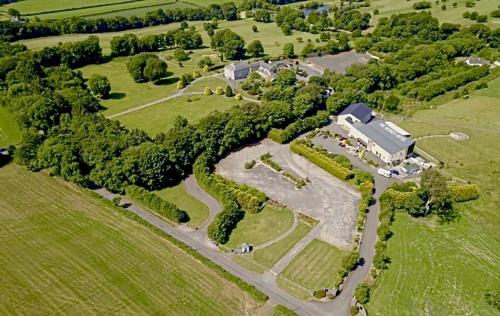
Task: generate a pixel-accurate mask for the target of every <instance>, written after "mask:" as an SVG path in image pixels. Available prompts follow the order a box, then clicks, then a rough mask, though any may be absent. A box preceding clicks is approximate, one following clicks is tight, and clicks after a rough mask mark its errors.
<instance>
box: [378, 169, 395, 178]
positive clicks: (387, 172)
mask: <svg viewBox="0 0 500 316" xmlns="http://www.w3.org/2000/svg"><path fill="white" fill-rule="evenodd" d="M377 173H378V174H379V175H381V176H384V177H386V178H390V177H391V176H392V172H391V171H390V170H387V169H384V168H378V170H377Z"/></svg>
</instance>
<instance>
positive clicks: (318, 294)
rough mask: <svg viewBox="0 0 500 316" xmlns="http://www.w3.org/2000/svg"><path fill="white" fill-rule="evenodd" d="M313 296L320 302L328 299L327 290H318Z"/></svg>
mask: <svg viewBox="0 0 500 316" xmlns="http://www.w3.org/2000/svg"><path fill="white" fill-rule="evenodd" d="M313 296H314V298H316V299H318V300H320V299H322V298H324V297H326V290H325V289H321V290H316V291H314V293H313Z"/></svg>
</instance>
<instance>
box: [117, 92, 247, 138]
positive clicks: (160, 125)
mask: <svg viewBox="0 0 500 316" xmlns="http://www.w3.org/2000/svg"><path fill="white" fill-rule="evenodd" d="M245 102H248V101H245V100H241V101H236V100H235V99H234V98H232V97H231V98H227V97H225V96H224V95H222V96H219V95H211V96H205V95H203V94H197V95H192V96H182V97H177V98H174V99H170V100H168V101H165V102H162V103H158V104H155V105H153V106H150V107H147V108H144V109H141V110H139V111H136V112H131V113H128V114H124V115H121V116H118V117H116V118H115V119H116V120H118V121H120V122H121V123H122V124H123V125H125V126H126V127H128V128H138V129H142V130H143V131H145V132H146V133H148V134H149V135H152V136H154V135H156V134H158V133H160V132H166V131H167V130H168V129H169V128H170V127H172V125H173V123H174V120H175V118H176V117H177V116H179V115H181V116H183V117H185V118H187V119H188V121H189V122H190V123H196V122H198V121H199V120H200V119H202V118H203V117H205V116H207V115H208V114H210V112H212V111H215V110H218V111H221V112H222V111H225V110H227V109H229V108H230V107H232V106H235V105H237V104H243V103H245Z"/></svg>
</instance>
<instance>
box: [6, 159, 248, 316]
mask: <svg viewBox="0 0 500 316" xmlns="http://www.w3.org/2000/svg"><path fill="white" fill-rule="evenodd" d="M0 221H1V222H2V225H1V226H0V245H1V246H0V266H1V267H2V268H1V269H0V284H1V291H0V314H3V315H13V314H21V315H23V314H24V315H34V314H54V313H55V314H69V315H71V314H101V315H110V314H142V315H146V314H149V315H151V314H166V313H168V314H171V315H244V314H248V313H249V312H250V311H252V310H254V308H255V307H256V304H255V302H254V301H253V300H252V299H250V298H249V297H248V296H247V295H246V294H245V293H243V292H242V291H241V290H239V289H238V288H237V287H236V286H235V285H233V284H231V283H229V282H227V281H226V280H224V279H221V278H220V277H219V276H218V275H217V274H215V273H214V272H212V270H209V269H208V268H206V267H205V266H203V265H202V264H200V263H199V262H198V261H196V260H194V259H193V258H192V257H190V256H188V255H186V254H185V253H184V252H182V251H180V250H178V249H177V248H176V247H174V246H172V245H171V244H170V243H168V242H167V241H165V240H164V239H162V238H160V237H159V236H157V235H156V234H154V233H152V232H151V231H150V230H149V229H147V228H145V227H144V226H142V225H139V224H137V223H135V222H133V221H131V220H129V219H127V218H125V217H123V216H122V215H120V214H119V213H118V212H117V211H116V210H113V209H111V208H110V206H109V204H107V203H104V202H102V201H101V200H98V199H95V198H92V197H90V196H89V195H87V194H84V193H82V192H81V191H80V190H79V189H77V188H76V187H74V186H72V185H69V184H67V183H64V182H61V181H59V180H57V179H54V178H51V177H49V176H48V175H46V174H43V173H31V172H28V171H26V170H25V169H23V168H21V167H19V166H17V165H15V164H10V165H7V166H4V167H2V168H0Z"/></svg>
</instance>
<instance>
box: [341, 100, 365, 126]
mask: <svg viewBox="0 0 500 316" xmlns="http://www.w3.org/2000/svg"><path fill="white" fill-rule="evenodd" d="M347 114H351V115H352V116H354V117H355V118H357V119H358V120H360V121H361V122H363V123H364V124H366V123H368V122H369V121H370V119H371V118H372V109H370V108H369V107H368V106H367V105H366V104H364V103H356V104H351V105H349V106H348V107H347V108H346V109H345V110H344V111H342V112H341V113H340V114H339V116H340V115H347Z"/></svg>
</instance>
